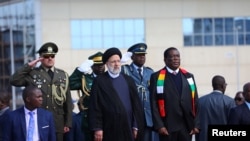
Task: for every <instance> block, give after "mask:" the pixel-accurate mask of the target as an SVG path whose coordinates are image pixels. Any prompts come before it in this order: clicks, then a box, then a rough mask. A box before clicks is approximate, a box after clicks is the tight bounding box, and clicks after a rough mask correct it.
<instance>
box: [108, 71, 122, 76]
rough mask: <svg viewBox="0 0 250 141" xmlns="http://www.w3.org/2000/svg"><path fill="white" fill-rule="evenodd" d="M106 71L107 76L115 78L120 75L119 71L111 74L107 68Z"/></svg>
mask: <svg viewBox="0 0 250 141" xmlns="http://www.w3.org/2000/svg"><path fill="white" fill-rule="evenodd" d="M108 73H109V76H110V77H112V78H117V77H118V76H119V75H120V73H118V74H112V73H111V72H109V70H108Z"/></svg>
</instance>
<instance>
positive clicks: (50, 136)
mask: <svg viewBox="0 0 250 141" xmlns="http://www.w3.org/2000/svg"><path fill="white" fill-rule="evenodd" d="M37 125H38V132H39V137H40V141H56V132H55V125H54V120H53V116H52V113H51V112H49V111H47V110H44V109H42V108H38V109H37ZM4 128H5V130H4V141H25V140H26V134H27V129H26V121H25V112H24V107H21V108H19V109H17V110H15V111H12V112H10V113H9V114H8V120H7V121H6V123H5V125H4Z"/></svg>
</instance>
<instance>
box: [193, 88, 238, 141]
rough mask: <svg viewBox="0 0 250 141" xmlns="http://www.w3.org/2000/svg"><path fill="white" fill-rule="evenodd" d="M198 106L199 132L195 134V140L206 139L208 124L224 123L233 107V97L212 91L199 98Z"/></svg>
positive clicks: (202, 140) (204, 140) (203, 140)
mask: <svg viewBox="0 0 250 141" xmlns="http://www.w3.org/2000/svg"><path fill="white" fill-rule="evenodd" d="M199 107H200V113H199V114H200V115H199V116H200V120H201V121H202V122H201V123H200V129H201V130H200V133H199V134H197V135H196V137H197V138H196V141H207V140H208V136H207V130H208V125H216V124H220V125H226V124H227V122H228V116H229V111H230V109H231V108H233V107H235V102H234V99H233V98H231V97H229V96H227V95H224V94H223V93H222V92H219V91H213V92H211V93H210V94H207V95H204V96H202V97H200V98H199Z"/></svg>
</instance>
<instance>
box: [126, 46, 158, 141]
mask: <svg viewBox="0 0 250 141" xmlns="http://www.w3.org/2000/svg"><path fill="white" fill-rule="evenodd" d="M146 50H147V45H146V44H145V43H137V44H134V45H132V46H131V47H130V48H129V49H128V50H127V51H128V52H131V53H132V56H131V59H132V63H131V64H130V65H127V64H126V65H123V66H122V72H123V73H125V74H127V75H129V76H131V77H132V78H133V79H134V81H135V83H136V86H137V91H138V95H139V97H140V99H141V102H142V105H143V108H144V117H145V122H146V125H147V127H145V130H144V140H143V141H158V140H159V137H158V134H157V132H155V131H154V130H153V128H152V127H153V121H152V114H151V106H150V99H149V98H150V93H149V89H148V87H149V81H150V76H151V74H152V73H153V72H154V71H153V69H151V68H149V67H145V66H144V64H145V62H146V54H147V52H146Z"/></svg>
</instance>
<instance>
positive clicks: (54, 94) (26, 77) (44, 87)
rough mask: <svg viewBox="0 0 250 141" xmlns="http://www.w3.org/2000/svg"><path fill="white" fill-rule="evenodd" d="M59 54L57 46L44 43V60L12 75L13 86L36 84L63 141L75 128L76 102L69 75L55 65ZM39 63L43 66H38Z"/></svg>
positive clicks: (32, 62)
mask: <svg viewBox="0 0 250 141" xmlns="http://www.w3.org/2000/svg"><path fill="white" fill-rule="evenodd" d="M57 52H58V47H57V45H56V44H55V43H52V42H48V43H45V44H43V45H42V46H41V48H40V49H39V50H38V51H37V53H39V55H40V57H39V58H38V59H35V60H33V61H31V62H29V63H27V64H25V65H24V66H22V67H21V68H19V69H18V70H17V71H16V72H15V73H14V74H13V75H12V76H11V78H10V83H11V85H13V86H17V87H21V86H25V87H27V86H29V85H33V86H36V87H37V88H39V89H41V91H42V93H43V104H42V108H45V109H47V110H49V111H51V112H52V113H53V116H54V120H55V126H56V138H57V141H63V134H64V133H65V132H68V131H69V130H70V128H71V125H72V100H71V93H70V89H69V78H68V74H67V73H66V72H65V71H64V70H62V69H59V68H56V67H55V66H54V64H55V56H56V54H57ZM38 62H41V65H40V66H39V67H36V64H37V63H38Z"/></svg>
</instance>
